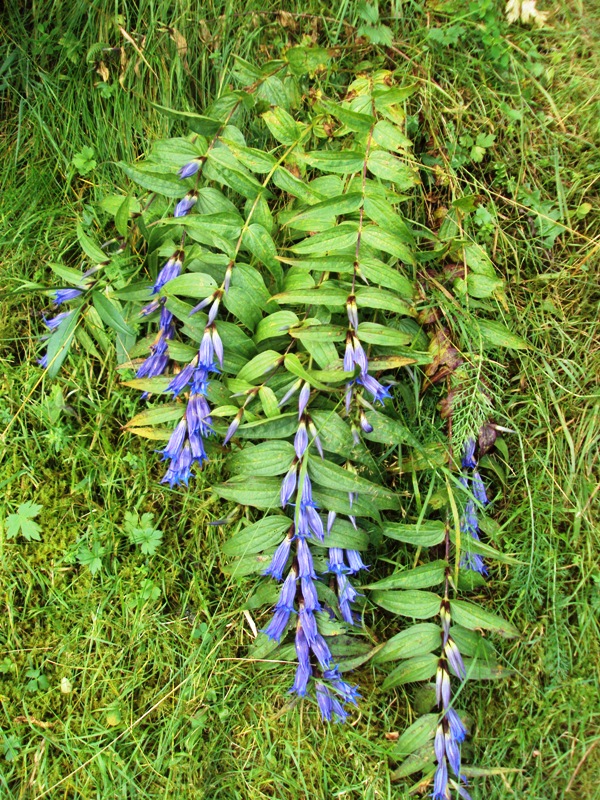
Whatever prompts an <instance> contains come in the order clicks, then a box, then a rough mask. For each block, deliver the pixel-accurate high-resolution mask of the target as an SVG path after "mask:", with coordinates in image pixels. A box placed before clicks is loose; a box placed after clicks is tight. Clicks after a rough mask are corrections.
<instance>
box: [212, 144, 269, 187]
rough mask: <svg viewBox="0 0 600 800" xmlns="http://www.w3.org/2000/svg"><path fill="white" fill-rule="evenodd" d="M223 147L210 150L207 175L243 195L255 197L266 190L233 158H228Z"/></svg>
mask: <svg viewBox="0 0 600 800" xmlns="http://www.w3.org/2000/svg"><path fill="white" fill-rule="evenodd" d="M226 152H228V151H224V149H223V148H213V149H212V150H209V151H208V160H207V162H206V163H207V169H205V176H206V177H207V178H210V179H212V180H218V181H219V182H221V183H224V184H225V186H229V188H230V189H233V190H234V191H236V192H239V194H241V195H242V196H243V197H249V198H250V199H254V198H255V197H256V196H257V195H259V194H261V192H264V191H265V189H264V188H263V186H261V184H260V183H259V182H258V181H257V180H256V178H253V177H252V175H248V174H247V173H246V172H244V171H243V168H242V167H241V165H239V167H238V168H236V167H235V166H234V165H233V163H232V162H234V163H237V162H235V159H233V158H227V157H226V155H225V153H226Z"/></svg>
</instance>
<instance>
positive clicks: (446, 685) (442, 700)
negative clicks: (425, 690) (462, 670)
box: [435, 663, 451, 709]
mask: <svg viewBox="0 0 600 800" xmlns="http://www.w3.org/2000/svg"><path fill="white" fill-rule="evenodd" d="M450 691H451V690H450V675H449V674H448V670H447V669H446V668H445V666H444V665H443V664H442V663H440V664H439V666H438V668H437V672H436V674H435V696H436V700H437V703H438V705H440V704H441V706H442V708H444V709H445V708H448V706H449V705H450Z"/></svg>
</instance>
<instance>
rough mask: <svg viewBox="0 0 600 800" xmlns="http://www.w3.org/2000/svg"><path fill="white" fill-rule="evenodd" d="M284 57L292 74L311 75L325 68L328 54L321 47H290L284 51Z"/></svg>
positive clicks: (328, 58) (328, 57)
mask: <svg viewBox="0 0 600 800" xmlns="http://www.w3.org/2000/svg"><path fill="white" fill-rule="evenodd" d="M285 58H286V60H287V62H288V64H289V65H290V69H291V71H292V72H293V74H294V75H298V76H302V75H311V76H313V75H314V74H315V73H316V72H319V71H320V70H322V69H325V68H326V67H327V65H328V63H329V60H330V56H329V53H328V52H327V50H325V49H323V48H322V47H314V46H311V47H306V46H303V45H301V46H298V47H290V49H289V50H288V51H287V52H286V53H285Z"/></svg>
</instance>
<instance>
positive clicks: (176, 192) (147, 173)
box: [105, 161, 185, 260]
mask: <svg viewBox="0 0 600 800" xmlns="http://www.w3.org/2000/svg"><path fill="white" fill-rule="evenodd" d="M118 166H119V167H120V168H121V169H122V170H123V172H124V173H125V174H126V175H127V177H128V178H131V180H132V181H133V182H134V183H137V185H138V186H141V187H142V188H143V189H148V191H149V192H156V193H157V194H162V195H164V196H165V197H176V198H179V197H182V196H183V195H184V194H185V189H184V187H183V186H182V185H181V181H180V179H179V178H178V177H177V176H176V175H172V174H169V173H159V172H156V171H154V172H153V171H151V170H149V169H140V168H139V167H132V166H130V165H129V164H125V163H123V162H122V161H120V162H119V163H118ZM105 260H106V259H105Z"/></svg>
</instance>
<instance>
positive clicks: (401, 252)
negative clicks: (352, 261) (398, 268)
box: [361, 225, 415, 265]
mask: <svg viewBox="0 0 600 800" xmlns="http://www.w3.org/2000/svg"><path fill="white" fill-rule="evenodd" d="M361 241H363V242H364V243H365V244H368V245H370V246H371V247H374V248H376V249H377V250H382V251H383V252H384V253H389V254H390V255H392V256H395V257H396V258H399V259H400V261H402V262H403V263H404V264H411V265H412V264H414V263H415V257H414V255H413V252H412V250H411V248H410V247H409V246H408V245H407V244H406V242H405V241H404V239H403V237H401V236H399V235H398V234H397V233H393V232H391V231H386V230H383V228H379V227H377V226H376V225H366V226H365V227H364V228H363V232H362V238H361ZM361 260H362V258H361Z"/></svg>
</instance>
